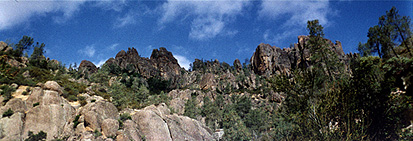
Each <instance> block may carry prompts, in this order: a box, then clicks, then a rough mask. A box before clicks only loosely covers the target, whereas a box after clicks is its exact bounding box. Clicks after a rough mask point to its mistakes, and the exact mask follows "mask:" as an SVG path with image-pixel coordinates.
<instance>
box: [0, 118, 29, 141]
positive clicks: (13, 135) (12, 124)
mask: <svg viewBox="0 0 413 141" xmlns="http://www.w3.org/2000/svg"><path fill="white" fill-rule="evenodd" d="M23 125H24V113H20V112H18V113H14V114H13V115H12V116H10V117H6V118H1V119H0V140H4V141H11V140H22V134H23Z"/></svg>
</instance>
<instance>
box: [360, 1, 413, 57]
mask: <svg viewBox="0 0 413 141" xmlns="http://www.w3.org/2000/svg"><path fill="white" fill-rule="evenodd" d="M411 35H412V31H411V29H410V18H409V17H407V16H400V15H399V12H398V10H397V9H396V8H395V7H392V8H391V9H390V11H386V15H383V16H381V17H380V18H379V23H378V25H376V26H373V27H371V28H370V29H369V31H368V34H367V37H368V38H369V39H368V41H367V43H368V44H369V45H368V46H366V47H365V48H360V49H361V50H359V51H360V52H361V53H364V52H371V53H376V52H377V53H378V55H379V57H380V58H385V59H389V58H391V57H392V56H396V57H399V55H398V52H396V50H395V48H396V47H399V46H400V47H403V48H405V50H406V51H402V52H408V54H409V55H410V56H413V55H412V52H411V51H410V47H411V46H410V45H409V44H408V39H409V38H411ZM392 53H393V54H392ZM368 54H369V53H368Z"/></svg>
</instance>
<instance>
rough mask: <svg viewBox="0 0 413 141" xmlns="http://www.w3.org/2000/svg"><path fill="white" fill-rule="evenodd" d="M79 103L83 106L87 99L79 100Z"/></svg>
mask: <svg viewBox="0 0 413 141" xmlns="http://www.w3.org/2000/svg"><path fill="white" fill-rule="evenodd" d="M79 103H80V105H82V106H85V105H86V104H87V101H86V100H80V102H79Z"/></svg>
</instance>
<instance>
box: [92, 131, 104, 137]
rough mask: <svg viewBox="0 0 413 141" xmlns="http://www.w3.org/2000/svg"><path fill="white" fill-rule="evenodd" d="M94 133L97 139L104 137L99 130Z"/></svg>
mask: <svg viewBox="0 0 413 141" xmlns="http://www.w3.org/2000/svg"><path fill="white" fill-rule="evenodd" d="M93 133H94V135H95V137H99V136H102V133H100V132H99V131H98V129H95V131H93Z"/></svg>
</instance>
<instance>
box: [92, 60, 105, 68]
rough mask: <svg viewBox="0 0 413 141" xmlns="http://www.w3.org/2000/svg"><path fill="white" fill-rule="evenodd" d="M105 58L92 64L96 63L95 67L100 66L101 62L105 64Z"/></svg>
mask: <svg viewBox="0 0 413 141" xmlns="http://www.w3.org/2000/svg"><path fill="white" fill-rule="evenodd" d="M105 62H106V60H105V59H103V60H100V61H99V62H93V64H95V65H96V67H102V65H103V64H105Z"/></svg>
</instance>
